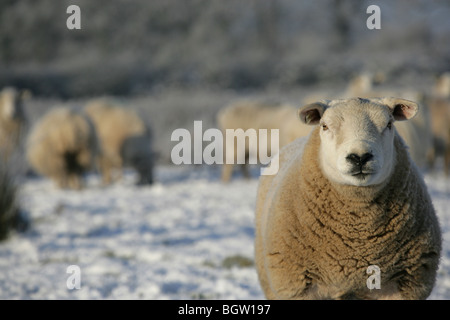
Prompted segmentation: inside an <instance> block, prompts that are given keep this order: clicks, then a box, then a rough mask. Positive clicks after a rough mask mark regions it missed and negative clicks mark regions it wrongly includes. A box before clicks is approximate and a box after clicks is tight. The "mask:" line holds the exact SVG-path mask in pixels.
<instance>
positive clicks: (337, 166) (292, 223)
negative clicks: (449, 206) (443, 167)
mask: <svg viewBox="0 0 450 320" xmlns="http://www.w3.org/2000/svg"><path fill="white" fill-rule="evenodd" d="M417 110H418V104H416V103H414V102H411V101H408V100H404V99H400V98H379V99H370V100H369V99H361V98H352V99H337V100H332V101H325V100H324V101H320V102H317V103H314V104H309V105H306V106H304V107H302V108H300V109H299V116H300V119H301V120H302V122H304V123H306V124H309V125H317V124H319V125H318V126H316V127H315V128H314V129H313V131H312V132H311V133H310V134H309V135H308V136H307V137H304V138H299V139H296V140H295V141H294V142H292V143H291V144H289V145H287V146H286V147H284V148H283V149H281V151H280V153H279V154H278V161H279V171H278V173H277V174H275V175H261V177H260V181H259V185H258V191H257V203H256V209H255V210H256V216H255V224H256V229H255V231H256V232H255V264H256V268H257V272H258V277H259V281H260V284H261V287H262V289H263V291H264V293H265V295H266V297H267V298H269V299H425V298H426V297H428V295H429V294H430V292H431V290H432V288H433V285H434V282H435V276H436V272H437V268H438V264H439V258H440V254H441V233H440V227H439V222H438V219H437V217H436V214H435V211H434V208H433V204H432V202H431V198H430V196H429V194H428V191H427V188H426V185H425V183H424V180H423V178H422V176H421V175H420V171H419V170H418V169H417V167H416V165H415V164H414V162H413V161H412V160H411V159H410V156H409V154H408V151H407V148H406V146H405V143H404V141H403V140H402V138H401V136H400V135H399V134H398V133H397V131H396V130H395V126H394V124H393V122H394V121H401V120H407V119H411V118H412V117H413V116H414V115H415V114H416V112H417ZM370 266H377V267H379V270H380V274H379V277H380V278H379V280H380V285H381V287H380V289H379V290H377V289H373V290H370V289H368V287H369V286H368V285H367V283H368V280H370V279H369V276H368V275H367V271H368V268H369V267H370ZM369 270H370V269H369Z"/></svg>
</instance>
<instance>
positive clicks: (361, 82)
mask: <svg viewBox="0 0 450 320" xmlns="http://www.w3.org/2000/svg"><path fill="white" fill-rule="evenodd" d="M373 82H374V80H373V76H372V75H370V74H369V73H364V74H361V75H360V76H358V77H356V78H354V79H352V80H351V82H350V83H349V86H348V88H347V90H346V91H345V93H344V94H343V95H341V96H340V98H342V99H346V98H354V97H359V98H377V97H402V98H404V99H408V100H412V101H419V102H420V104H421V112H419V113H418V114H417V115H416V116H415V117H414V118H413V119H412V120H411V121H405V122H401V123H398V124H397V126H396V129H397V131H398V132H399V133H400V135H401V136H402V138H403V140H404V141H405V142H406V144H407V146H408V147H409V153H410V155H411V157H412V159H413V160H414V162H415V163H416V165H418V166H419V167H420V168H421V169H424V168H426V167H427V166H428V165H429V162H430V159H431V157H432V155H433V153H434V150H433V149H434V148H433V134H432V131H431V115H430V110H429V108H428V106H427V104H425V103H424V101H423V97H424V95H423V94H422V93H420V92H417V91H415V90H401V89H388V90H383V89H379V88H374V87H373Z"/></svg>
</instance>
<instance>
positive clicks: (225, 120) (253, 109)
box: [217, 100, 311, 182]
mask: <svg viewBox="0 0 450 320" xmlns="http://www.w3.org/2000/svg"><path fill="white" fill-rule="evenodd" d="M296 119H297V116H296V109H295V108H294V107H293V106H291V105H290V104H276V103H265V102H261V101H252V100H242V101H238V102H235V103H232V104H230V105H228V106H226V107H225V108H223V109H222V110H220V112H219V113H218V115H217V123H218V126H219V127H220V129H221V130H222V131H223V132H224V133H225V131H226V130H227V129H234V130H236V129H242V130H244V131H246V130H248V129H255V130H256V132H257V133H259V131H258V130H259V129H268V130H269V129H279V146H280V147H282V146H284V145H286V144H288V143H290V142H292V141H293V140H295V139H296V138H298V137H302V136H305V135H307V134H308V133H309V131H311V128H310V127H309V126H306V125H302V124H300V125H299V124H298V121H297V120H296ZM268 141H270V138H269V139H268ZM224 145H225V150H224V153H225V156H226V153H227V152H230V149H229V148H230V146H228V147H227V145H226V144H224ZM234 147H235V148H236V146H234ZM267 147H268V152H271V148H270V145H268V146H267ZM249 151H250V150H249V145H248V144H247V145H246V149H245V152H246V157H248V153H249ZM238 152H242V150H237V149H235V153H234V154H235V158H237V153H238ZM255 154H256V152H255ZM233 166H234V165H233V164H232V163H225V164H224V165H223V167H222V181H223V182H228V181H229V180H230V178H231V174H232V172H233ZM241 169H242V171H243V174H244V176H246V177H249V173H248V171H247V166H246V164H244V165H242V167H241Z"/></svg>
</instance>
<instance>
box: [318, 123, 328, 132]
mask: <svg viewBox="0 0 450 320" xmlns="http://www.w3.org/2000/svg"><path fill="white" fill-rule="evenodd" d="M320 126H321V127H322V130H323V131H327V130H328V126H327V125H326V124H325V123H322V124H320Z"/></svg>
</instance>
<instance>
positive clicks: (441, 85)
mask: <svg viewBox="0 0 450 320" xmlns="http://www.w3.org/2000/svg"><path fill="white" fill-rule="evenodd" d="M432 95H433V96H434V97H438V98H450V72H444V73H443V74H441V75H440V76H439V78H438V79H437V80H436V83H435V85H434V87H433V89H432Z"/></svg>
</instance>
